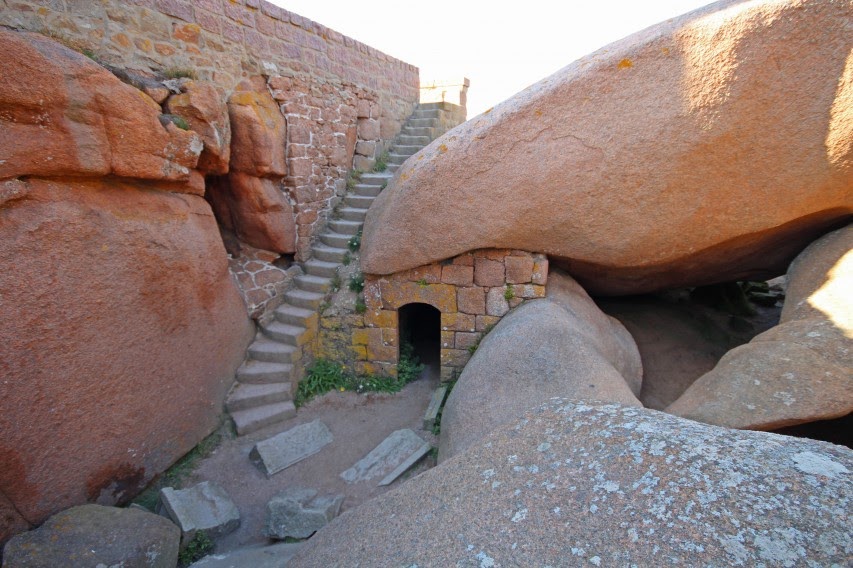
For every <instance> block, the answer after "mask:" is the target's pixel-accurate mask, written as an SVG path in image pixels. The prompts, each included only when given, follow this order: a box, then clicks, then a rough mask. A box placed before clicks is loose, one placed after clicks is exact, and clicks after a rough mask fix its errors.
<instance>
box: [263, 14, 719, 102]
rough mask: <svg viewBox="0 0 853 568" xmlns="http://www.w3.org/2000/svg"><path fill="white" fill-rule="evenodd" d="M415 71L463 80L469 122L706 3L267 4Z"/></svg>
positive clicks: (428, 76) (430, 76)
mask: <svg viewBox="0 0 853 568" xmlns="http://www.w3.org/2000/svg"><path fill="white" fill-rule="evenodd" d="M272 3H273V4H277V5H279V6H281V7H283V8H285V9H287V10H289V11H291V12H295V13H297V14H299V15H301V16H305V17H306V18H310V19H312V20H314V21H316V22H319V23H321V24H323V25H324V26H327V27H329V28H332V29H333V30H336V31H338V32H340V33H342V34H344V35H348V36H350V37H352V38H354V39H357V40H359V41H361V42H363V43H366V44H367V45H370V46H372V47H374V48H376V49H378V50H380V51H383V52H385V53H387V54H388V55H391V56H393V57H396V58H397V59H402V60H403V61H406V62H407V63H411V64H412V65H416V66H418V67H420V70H421V80H422V81H423V80H428V79H446V78H457V77H460V76H464V77H467V78H468V79H470V81H471V87H470V89H469V91H468V117H469V118H471V117H473V116H475V115H477V114H479V113H481V112H483V111H484V110H486V109H488V108H491V107H493V106H494V105H496V104H497V103H499V102H501V101H503V100H505V99H507V98H509V97H511V96H512V95H514V94H515V93H517V92H519V91H521V90H522V89H524V88H525V87H527V86H528V85H531V84H532V83H535V82H536V81H538V80H539V79H543V78H545V77H547V76H548V75H550V74H552V73H554V72H555V71H557V70H558V69H561V68H562V67H565V66H566V65H568V64H569V63H571V62H572V61H575V60H576V59H578V58H580V57H582V56H584V55H586V54H588V53H591V52H593V51H595V50H596V49H598V48H600V47H604V46H605V45H607V44H609V43H611V42H613V41H616V40H618V39H621V38H623V37H625V36H627V35H630V34H632V33H634V32H636V31H639V30H641V29H643V28H646V27H648V26H651V25H653V24H656V23H657V22H661V21H664V20H667V19H669V18H672V17H675V16H678V15H681V14H684V13H686V12H690V11H692V10H695V9H696V8H699V7H702V6H705V5H707V4H709V3H710V1H709V0H629V1H624V0H593V1H589V0H586V1H583V2H579V1H576V0H563V1H559V0H556V1H555V0H548V1H545V0H525V1H524V2H502V1H500V0H491V1H490V2H482V1H470V0H456V1H452V0H451V1H444V2H435V3H424V2H413V1H406V0H372V1H371V2H364V1H358V0H272Z"/></svg>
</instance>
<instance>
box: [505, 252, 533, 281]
mask: <svg viewBox="0 0 853 568" xmlns="http://www.w3.org/2000/svg"><path fill="white" fill-rule="evenodd" d="M504 262H505V264H506V281H507V283H509V284H526V283H528V282H530V280H531V278H532V276H533V259H532V258H530V257H523V256H508V257H506V260H505V261H504Z"/></svg>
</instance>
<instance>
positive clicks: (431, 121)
mask: <svg viewBox="0 0 853 568" xmlns="http://www.w3.org/2000/svg"><path fill="white" fill-rule="evenodd" d="M406 125H407V126H412V127H414V128H420V127H423V126H429V127H432V128H435V127H436V126H438V119H437V118H410V119H409V120H408V121H406Z"/></svg>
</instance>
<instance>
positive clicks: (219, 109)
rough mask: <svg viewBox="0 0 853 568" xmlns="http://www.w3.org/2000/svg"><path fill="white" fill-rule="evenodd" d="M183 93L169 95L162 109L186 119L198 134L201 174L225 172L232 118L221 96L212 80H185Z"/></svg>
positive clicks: (229, 146)
mask: <svg viewBox="0 0 853 568" xmlns="http://www.w3.org/2000/svg"><path fill="white" fill-rule="evenodd" d="M182 88H183V92H181V93H180V94H177V95H173V96H171V97H169V99H168V100H167V101H166V105H165V109H166V110H167V111H168V112H169V113H170V114H173V115H175V116H179V117H181V118H183V119H184V120H186V121H187V124H188V125H189V127H190V129H191V130H192V131H193V132H196V133H198V134H199V135H200V136H201V140H202V142H204V149H203V150H202V151H201V155H200V156H199V158H198V165H197V168H198V170H199V171H200V172H202V173H204V174H224V173H226V172H228V165H229V162H230V159H231V121H230V120H229V118H228V107H227V106H226V105H225V101H224V100H223V95H221V94H220V93H219V91H218V90H217V89H216V86H215V85H214V84H213V83H210V82H207V81H188V82H186V83H185V84H184V85H183V87H182Z"/></svg>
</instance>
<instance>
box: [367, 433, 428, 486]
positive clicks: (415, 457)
mask: <svg viewBox="0 0 853 568" xmlns="http://www.w3.org/2000/svg"><path fill="white" fill-rule="evenodd" d="M431 449H432V446H430V445H429V444H427V443H426V442H424V445H423V446H421V447H420V448H418V449H417V450H415V452H414V453H413V454H412V455H410V456H409V458H408V459H407V460H406V461H404V462H403V463H401V464H400V465H398V466H397V468H396V469H395V470H394V471H392V472H391V473H389V474H388V475H386V476H385V477H383V478H382V481H380V482H379V486H380V487H384V486H385V485H391V484H392V483H394V481H396V479H397V478H398V477H400V476H401V475H403V474H404V473H406V471H408V469H409V468H410V467H412V466H413V465H415V464H416V463H418V461H420V460H421V458H423V457H424V456H425V455H427V454H428V453H429V451H430V450H431Z"/></svg>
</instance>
